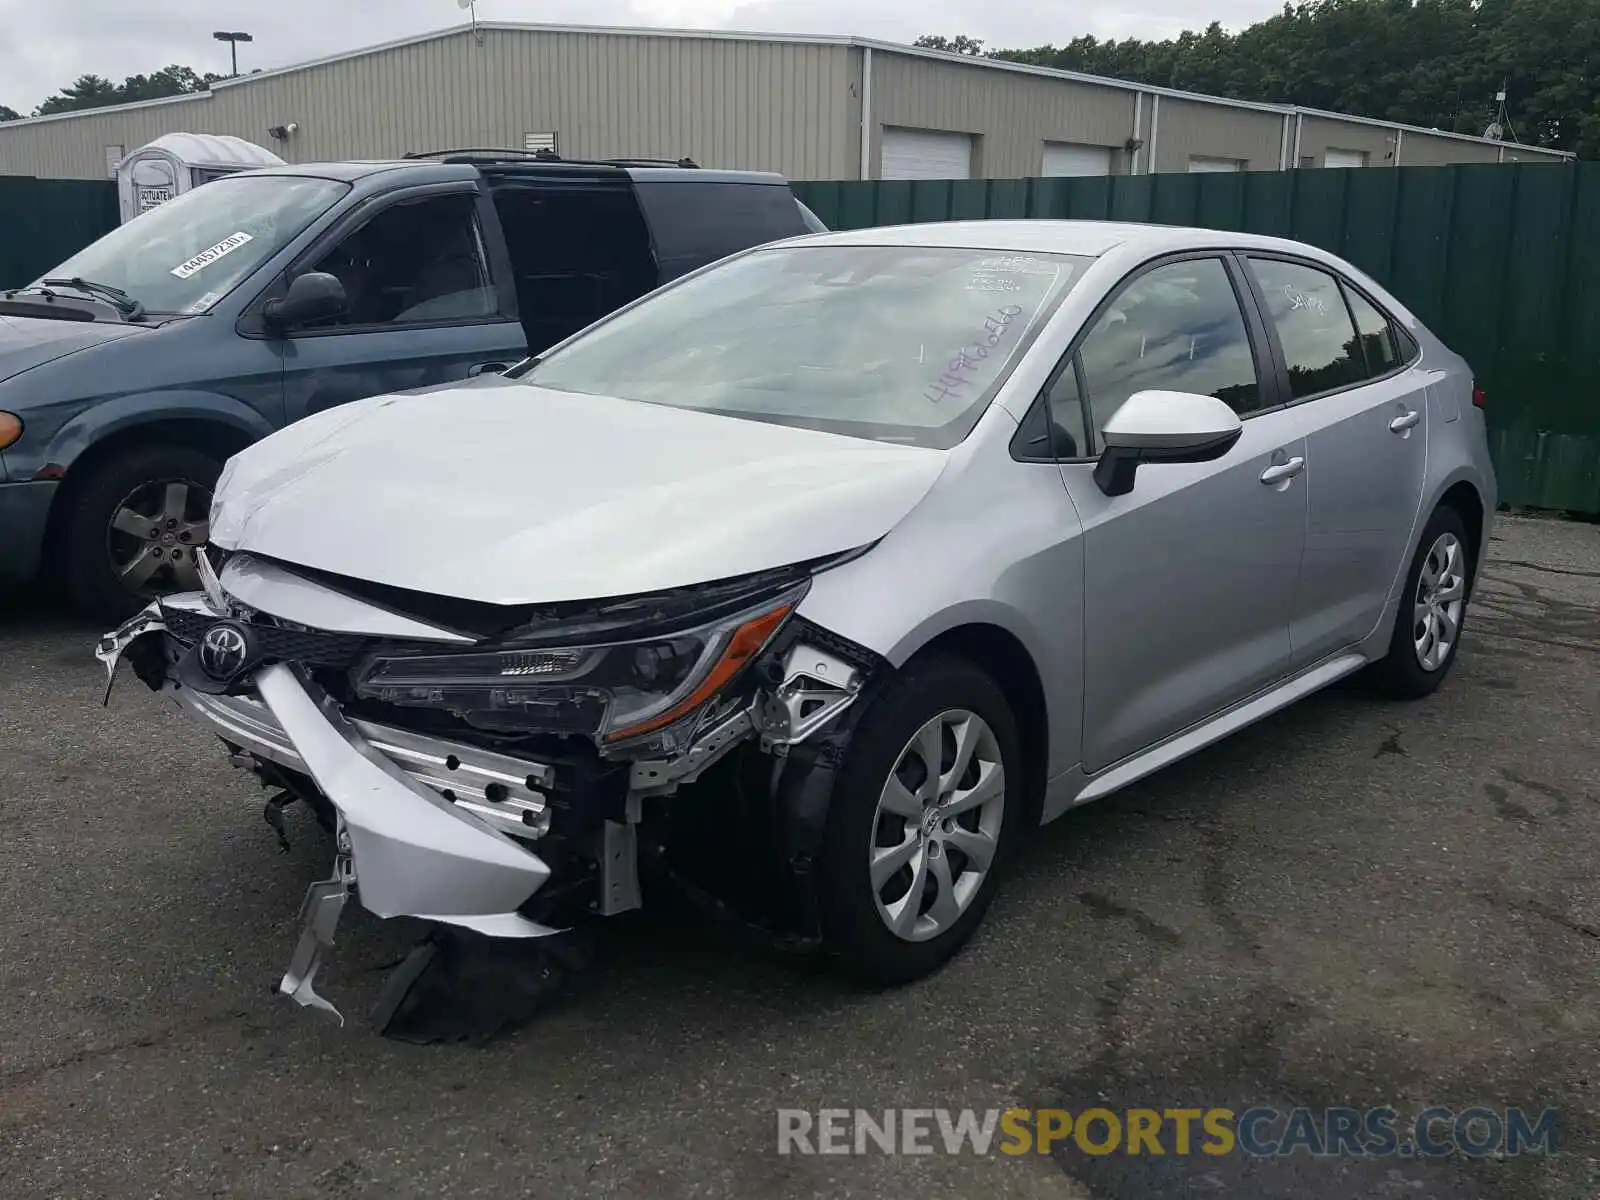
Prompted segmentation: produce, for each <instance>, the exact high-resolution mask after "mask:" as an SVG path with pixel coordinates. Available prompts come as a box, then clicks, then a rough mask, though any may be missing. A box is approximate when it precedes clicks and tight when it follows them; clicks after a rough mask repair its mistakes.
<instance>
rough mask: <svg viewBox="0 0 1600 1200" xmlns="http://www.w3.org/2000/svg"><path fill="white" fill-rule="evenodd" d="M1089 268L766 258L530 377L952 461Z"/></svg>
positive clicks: (1003, 256)
mask: <svg viewBox="0 0 1600 1200" xmlns="http://www.w3.org/2000/svg"><path fill="white" fill-rule="evenodd" d="M1088 261H1089V260H1087V259H1084V258H1079V257H1075V256H1072V255H1064V254H1044V253H1033V252H1025V253H1024V252H1012V251H995V250H975V249H970V248H958V247H948V246H871V245H807V244H804V243H802V244H798V245H791V246H782V247H774V248H772V249H768V250H756V251H753V252H751V253H749V254H745V255H742V256H741V257H738V258H735V259H731V260H729V261H727V262H725V263H723V264H721V265H720V266H717V267H714V268H712V269H711V270H709V271H706V272H704V273H702V274H698V275H695V276H692V277H690V278H688V279H686V280H684V281H683V282H682V283H679V284H676V285H674V286H672V287H669V288H666V289H665V290H663V291H660V292H658V293H656V294H655V295H654V296H651V297H649V298H648V299H646V300H644V301H642V302H641V303H639V304H638V305H636V306H635V307H633V308H631V309H628V310H625V311H624V312H621V313H619V314H617V315H616V316H615V317H612V318H610V319H608V320H605V321H603V322H601V323H600V324H598V325H596V326H594V327H593V328H591V329H589V330H588V331H587V332H585V333H581V334H579V335H578V336H577V337H576V338H574V339H573V340H572V341H570V342H568V343H567V344H565V345H564V346H562V347H560V348H559V349H557V350H555V351H553V352H552V353H550V354H549V355H547V356H546V357H544V359H543V360H542V361H539V362H538V363H536V364H535V365H534V366H532V367H531V368H530V369H529V370H527V371H526V372H524V373H523V374H522V375H521V376H520V378H521V380H522V381H523V382H525V383H531V384H533V385H535V386H538V387H546V388H554V389H557V390H560V391H567V392H580V393H586V394H592V395H604V396H616V397H621V398H623V399H629V400H641V401H645V402H647V403H650V404H662V405H667V406H669V407H673V408H692V409H699V410H702V411H706V412H716V413H724V414H727V415H730V416H738V417H746V418H751V419H755V420H762V421H771V422H774V423H777V424H786V425H800V426H803V427H806V428H811V429H820V430H824V431H827V432H832V433H841V434H846V435H849V436H853V437H864V438H872V439H874V440H877V441H888V442H902V443H910V444H913V445H919V446H929V447H934V448H937V449H948V448H949V447H951V446H954V445H955V444H956V443H958V442H959V441H961V439H962V438H964V437H966V436H967V434H968V433H969V432H971V430H972V427H973V426H974V425H975V424H977V421H978V418H979V417H980V416H981V415H982V413H983V410H984V408H985V407H986V406H987V404H988V402H989V401H990V400H991V399H992V398H993V396H994V394H995V392H996V391H997V390H998V389H999V387H1000V385H1001V384H1002V383H1004V382H1005V379H1006V377H1007V376H1008V375H1009V374H1010V372H1011V370H1012V368H1013V367H1014V366H1015V365H1016V363H1017V362H1018V361H1020V359H1021V357H1022V355H1023V354H1024V353H1025V352H1026V351H1027V349H1028V347H1029V346H1030V345H1031V344H1032V342H1033V340H1034V338H1035V337H1036V336H1037V335H1038V332H1039V329H1040V328H1041V327H1042V326H1043V324H1044V322H1045V321H1046V320H1048V318H1049V317H1050V315H1051V314H1052V313H1053V312H1054V311H1055V309H1056V307H1057V306H1058V305H1059V304H1060V303H1061V300H1062V298H1063V297H1064V296H1065V295H1066V294H1067V292H1068V291H1069V290H1070V289H1071V287H1072V285H1073V283H1074V282H1075V281H1076V279H1077V277H1078V276H1079V274H1081V272H1082V269H1083V267H1084V265H1085V264H1086V263H1087V262H1088ZM668 452H670V450H669V449H668V448H665V447H664V448H663V453H668Z"/></svg>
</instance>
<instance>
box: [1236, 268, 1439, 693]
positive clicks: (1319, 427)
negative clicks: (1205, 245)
mask: <svg viewBox="0 0 1600 1200" xmlns="http://www.w3.org/2000/svg"><path fill="white" fill-rule="evenodd" d="M1245 262H1246V264H1247V269H1248V273H1249V276H1250V278H1251V280H1252V283H1253V286H1254V287H1255V289H1256V291H1257V293H1258V296H1259V298H1260V303H1261V306H1262V311H1263V312H1264V313H1265V315H1266V317H1267V325H1268V328H1269V333H1270V337H1271V341H1272V348H1273V356H1274V358H1275V359H1276V361H1277V364H1278V369H1279V370H1280V371H1282V372H1283V373H1284V379H1285V382H1286V386H1287V389H1288V393H1289V398H1290V404H1291V406H1292V408H1293V410H1294V411H1296V412H1297V413H1298V414H1299V415H1300V416H1301V418H1302V420H1303V422H1304V428H1305V430H1306V443H1307V450H1306V463H1307V466H1306V495H1307V498H1308V501H1309V504H1310V520H1309V523H1308V525H1307V529H1306V553H1305V561H1304V563H1303V565H1302V567H1301V571H1300V580H1299V585H1298V587H1297V589H1296V596H1295V604H1294V617H1293V621H1292V624H1291V638H1292V640H1293V643H1294V663H1295V665H1296V666H1297V667H1299V666H1305V665H1308V664H1310V663H1313V662H1316V661H1317V660H1318V659H1321V658H1325V657H1326V656H1327V655H1329V654H1331V653H1333V652H1335V651H1337V650H1341V649H1344V648H1346V647H1348V646H1350V645H1353V644H1354V643H1356V642H1358V641H1360V640H1361V639H1362V638H1364V637H1366V636H1367V635H1368V634H1369V633H1371V632H1372V630H1373V629H1374V628H1375V627H1376V625H1377V623H1378V620H1379V618H1380V616H1381V615H1382V613H1383V610H1384V606H1385V604H1386V602H1387V600H1388V597H1389V593H1390V590H1391V589H1392V588H1393V587H1395V586H1397V584H1398V582H1399V575H1400V571H1401V570H1402V568H1403V566H1404V564H1405V561H1406V554H1407V550H1408V549H1409V547H1410V544H1411V535H1412V530H1413V528H1414V527H1415V525H1416V522H1417V519H1418V509H1419V507H1420V506H1421V503H1422V489H1423V484H1424V480H1425V478H1426V475H1427V469H1428V437H1427V433H1428V429H1427V422H1428V404H1427V386H1428V385H1427V380H1426V378H1425V377H1424V375H1423V373H1422V372H1421V371H1420V370H1417V369H1415V365H1414V364H1415V363H1416V359H1417V350H1416V344H1415V343H1414V342H1412V341H1411V340H1410V339H1409V338H1408V337H1407V336H1406V335H1405V334H1404V332H1403V331H1402V330H1401V329H1400V328H1399V327H1398V325H1396V324H1395V323H1394V322H1393V321H1392V320H1390V318H1389V317H1388V316H1387V315H1386V314H1384V313H1383V311H1382V310H1381V309H1379V308H1378V306H1377V305H1376V304H1375V303H1374V302H1373V301H1372V299H1371V298H1369V297H1368V296H1366V295H1364V294H1363V293H1362V292H1361V291H1360V290H1359V289H1358V288H1356V287H1355V286H1354V285H1353V284H1351V283H1350V281H1349V280H1346V279H1342V278H1341V277H1339V276H1338V275H1337V274H1336V273H1335V272H1333V271H1331V270H1330V269H1328V268H1327V267H1324V266H1321V265H1320V264H1313V263H1310V262H1306V261H1302V260H1298V259H1293V258H1279V257H1267V256H1259V255H1257V256H1249V257H1247V258H1246V259H1245Z"/></svg>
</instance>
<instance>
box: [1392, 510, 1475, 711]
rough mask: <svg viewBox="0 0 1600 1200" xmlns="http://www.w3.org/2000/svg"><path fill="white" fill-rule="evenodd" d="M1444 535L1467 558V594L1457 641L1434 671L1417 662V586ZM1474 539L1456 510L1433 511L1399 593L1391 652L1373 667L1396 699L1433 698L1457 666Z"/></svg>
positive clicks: (1468, 595)
mask: <svg viewBox="0 0 1600 1200" xmlns="http://www.w3.org/2000/svg"><path fill="white" fill-rule="evenodd" d="M1445 534H1451V535H1452V536H1454V537H1455V538H1456V540H1457V541H1458V542H1460V543H1461V548H1462V552H1463V554H1464V555H1465V556H1466V564H1465V567H1464V575H1465V583H1466V589H1467V590H1466V594H1465V595H1464V596H1463V599H1462V605H1461V621H1460V623H1459V625H1458V628H1457V631H1456V637H1455V640H1454V641H1453V642H1452V643H1451V644H1450V648H1449V650H1448V651H1447V652H1446V654H1445V658H1444V661H1443V662H1442V663H1441V664H1440V665H1439V666H1438V667H1436V668H1435V669H1433V670H1431V671H1430V670H1426V669H1425V668H1424V667H1423V666H1422V663H1421V662H1420V661H1419V660H1418V656H1417V649H1416V646H1415V644H1414V626H1413V611H1414V610H1413V606H1414V604H1415V603H1416V597H1417V584H1418V581H1419V580H1420V579H1421V577H1422V571H1423V568H1424V566H1425V565H1426V563H1427V561H1428V556H1429V554H1430V553H1431V551H1432V549H1433V546H1434V543H1435V542H1437V541H1438V540H1439V538H1440V537H1442V536H1443V535H1445ZM1476 565H1477V564H1476V562H1475V561H1474V554H1473V548H1472V539H1471V538H1470V537H1469V536H1468V534H1467V526H1466V522H1464V521H1463V520H1462V519H1461V514H1460V513H1458V512H1457V511H1456V510H1455V509H1453V508H1449V507H1445V506H1440V507H1439V508H1436V509H1434V510H1433V516H1431V517H1430V518H1428V524H1427V525H1426V526H1425V527H1424V528H1423V531H1422V537H1421V538H1419V539H1418V541H1417V552H1416V555H1415V557H1413V559H1412V560H1411V569H1410V570H1409V571H1407V572H1406V584H1405V590H1404V591H1403V592H1401V594H1400V608H1399V611H1398V612H1396V613H1395V617H1394V632H1393V633H1392V634H1391V635H1390V638H1389V652H1388V654H1386V655H1384V657H1383V658H1381V659H1379V660H1378V662H1376V663H1374V664H1373V668H1372V679H1373V682H1374V683H1375V684H1376V685H1377V686H1378V688H1379V689H1380V690H1381V691H1382V692H1383V693H1384V694H1385V695H1388V696H1392V697H1394V698H1395V699H1397V700H1420V699H1421V698H1422V697H1424V696H1430V695H1432V694H1433V693H1434V692H1435V691H1437V690H1438V689H1439V685H1440V684H1441V683H1443V682H1444V678H1445V676H1446V675H1448V674H1449V673H1450V668H1451V667H1452V666H1454V665H1455V661H1456V655H1457V654H1459V653H1460V650H1461V633H1462V631H1463V630H1464V628H1465V625H1466V609H1467V605H1466V601H1467V600H1468V599H1470V598H1471V587H1472V576H1473V571H1474V569H1475V567H1476Z"/></svg>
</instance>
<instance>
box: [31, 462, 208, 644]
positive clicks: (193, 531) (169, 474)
mask: <svg viewBox="0 0 1600 1200" xmlns="http://www.w3.org/2000/svg"><path fill="white" fill-rule="evenodd" d="M221 471H222V464H221V463H220V462H218V461H217V460H216V459H215V458H213V457H212V456H211V455H209V454H205V453H203V452H202V451H200V450H197V449H195V448H193V447H191V446H177V445H170V444H163V443H158V442H152V443H139V444H135V445H131V446H121V447H117V448H116V449H114V450H113V451H111V452H110V453H107V454H104V455H100V456H97V457H93V458H90V459H89V461H88V462H85V463H82V464H81V465H79V466H77V467H75V468H74V470H73V471H72V473H71V474H69V475H68V476H67V481H66V483H65V484H63V485H62V486H63V487H64V488H65V492H64V494H63V497H62V507H63V511H62V516H63V518H64V520H63V521H62V523H61V525H60V526H59V528H60V532H61V535H62V537H61V543H60V545H59V546H57V547H56V548H55V556H56V558H57V560H58V563H59V568H60V570H61V571H62V573H63V575H64V576H65V581H66V584H67V586H68V588H69V589H70V590H71V593H72V599H73V602H74V605H75V607H77V608H78V609H79V610H80V611H81V612H83V613H85V614H86V615H90V616H93V617H95V618H97V619H98V620H100V621H101V622H103V623H105V624H107V625H114V624H116V623H117V622H119V621H122V620H125V619H126V618H128V617H130V616H132V615H133V614H134V613H136V612H138V611H139V610H140V609H141V608H143V607H144V606H145V605H146V604H148V603H149V602H150V600H151V599H152V598H153V597H156V596H163V595H167V594H170V593H172V592H178V591H194V590H196V589H198V588H199V587H200V572H199V556H200V555H201V554H203V553H205V547H206V542H207V541H208V540H209V538H210V534H211V526H210V523H209V518H210V508H211V493H212V491H213V490H214V489H215V487H216V483H217V476H218V475H219V474H220V473H221Z"/></svg>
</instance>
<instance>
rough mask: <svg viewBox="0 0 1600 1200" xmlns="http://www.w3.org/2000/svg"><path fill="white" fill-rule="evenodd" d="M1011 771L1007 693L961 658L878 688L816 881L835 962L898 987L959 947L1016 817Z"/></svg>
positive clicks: (862, 723)
mask: <svg viewBox="0 0 1600 1200" xmlns="http://www.w3.org/2000/svg"><path fill="white" fill-rule="evenodd" d="M1021 764H1022V749H1021V744H1020V740H1019V738H1018V734H1017V725H1016V720H1015V718H1014V717H1013V716H1012V712H1011V707H1010V705H1009V703H1008V702H1007V699H1006V694H1005V692H1004V691H1003V690H1002V689H1001V688H1000V685H999V684H997V683H996V682H995V681H994V679H993V678H991V677H990V676H989V674H988V673H987V672H985V671H984V670H983V669H982V668H980V667H978V666H977V665H976V664H974V663H973V662H971V661H970V660H968V659H965V658H958V657H955V656H952V655H947V654H939V653H929V654H927V655H925V656H920V657H918V658H916V659H914V660H912V661H911V662H910V663H908V664H907V665H906V666H905V667H903V668H902V669H901V670H900V671H898V672H897V673H895V674H894V675H893V676H892V677H891V678H889V679H888V680H886V681H885V682H884V683H883V685H882V690H881V691H880V692H879V693H878V695H877V696H876V697H875V698H874V699H872V700H871V701H870V702H869V703H867V705H866V707H865V709H864V710H863V711H862V712H861V713H860V715H859V719H858V720H857V721H856V723H855V726H854V729H853V730H852V732H851V734H850V740H849V744H848V746H847V748H846V750H845V755H844V759H843V761H842V762H841V763H840V764H839V767H838V769H837V774H836V775H835V783H834V787H833V794H832V797H831V799H830V801H829V805H828V821H827V827H826V830H825V831H824V836H823V841H822V846H821V848H820V853H819V855H818V862H817V869H816V871H815V876H814V877H815V880H816V888H817V904H818V910H819V916H820V917H821V921H822V936H823V943H824V945H825V947H826V948H827V950H828V951H829V952H830V953H831V955H832V956H833V958H834V960H835V961H836V962H838V963H839V964H840V965H841V966H843V967H845V968H846V969H848V970H849V971H850V973H852V974H854V975H856V976H857V977H859V978H863V979H865V980H867V981H869V982H872V983H877V984H898V983H906V982H909V981H910V980H913V979H917V978H920V977H921V976H923V975H927V974H929V973H930V972H932V971H935V970H937V969H938V968H939V967H940V966H941V965H942V964H943V963H944V962H945V961H946V960H947V959H949V958H950V957H951V956H952V955H954V954H955V953H956V952H957V951H959V950H960V949H961V947H962V946H963V945H965V944H966V942H967V940H968V939H969V938H970V937H971V936H972V934H973V931H974V930H976V929H977V927H978V924H979V922H980V921H982V920H983V914H984V912H985V910H986V909H987V908H988V906H989V902H990V901H991V900H992V899H993V897H994V893H995V888H996V885H997V884H998V882H999V878H1000V875H1001V874H1002V873H1003V868H1004V866H1005V864H1006V861H1007V859H1008V857H1009V854H1010V848H1011V846H1012V845H1013V843H1014V842H1015V839H1016V837H1017V832H1018V829H1019V828H1020V827H1021V825H1022V823H1023V821H1024V819H1025V815H1026V814H1025V813H1024V811H1023V810H1024V809H1025V808H1026V805H1025V804H1024V802H1023V794H1022V791H1021V788H1020V781H1021V778H1022V765H1021Z"/></svg>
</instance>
